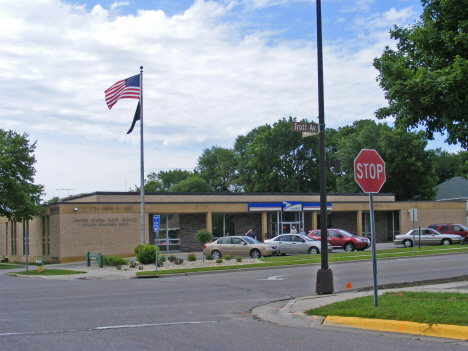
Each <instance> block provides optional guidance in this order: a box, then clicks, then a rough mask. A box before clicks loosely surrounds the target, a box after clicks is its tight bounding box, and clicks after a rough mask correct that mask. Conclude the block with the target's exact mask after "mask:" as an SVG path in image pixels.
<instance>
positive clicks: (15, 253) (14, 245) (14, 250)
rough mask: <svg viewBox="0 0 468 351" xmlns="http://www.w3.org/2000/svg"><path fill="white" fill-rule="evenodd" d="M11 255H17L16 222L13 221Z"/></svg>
mask: <svg viewBox="0 0 468 351" xmlns="http://www.w3.org/2000/svg"><path fill="white" fill-rule="evenodd" d="M11 255H12V256H16V255H17V252H16V222H11Z"/></svg>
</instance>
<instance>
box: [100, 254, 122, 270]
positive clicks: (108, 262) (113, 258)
mask: <svg viewBox="0 0 468 351" xmlns="http://www.w3.org/2000/svg"><path fill="white" fill-rule="evenodd" d="M102 264H103V265H104V266H114V267H115V266H121V265H125V264H128V262H127V260H125V259H123V258H122V257H120V256H117V255H107V256H102Z"/></svg>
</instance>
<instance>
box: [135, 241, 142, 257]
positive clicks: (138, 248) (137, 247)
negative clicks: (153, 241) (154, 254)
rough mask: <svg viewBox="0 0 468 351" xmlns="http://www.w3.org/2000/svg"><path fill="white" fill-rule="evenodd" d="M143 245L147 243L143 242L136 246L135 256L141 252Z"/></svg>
mask: <svg viewBox="0 0 468 351" xmlns="http://www.w3.org/2000/svg"><path fill="white" fill-rule="evenodd" d="M143 246H145V245H143V244H142V243H140V244H138V245H137V246H135V248H134V249H133V253H134V254H135V256H136V255H137V254H138V252H140V250H141V249H143Z"/></svg>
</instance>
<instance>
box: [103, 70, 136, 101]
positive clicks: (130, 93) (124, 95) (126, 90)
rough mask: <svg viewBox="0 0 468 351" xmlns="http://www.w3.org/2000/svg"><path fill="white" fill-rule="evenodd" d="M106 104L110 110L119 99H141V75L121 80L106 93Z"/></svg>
mask: <svg viewBox="0 0 468 351" xmlns="http://www.w3.org/2000/svg"><path fill="white" fill-rule="evenodd" d="M105 93H106V104H107V106H108V107H109V110H110V109H111V108H112V106H114V105H115V104H116V103H117V101H118V100H119V99H139V98H140V75H139V74H137V75H136V76H133V77H130V78H127V79H124V80H119V81H118V82H117V83H115V84H114V85H113V86H111V87H110V88H109V89H107V90H106V91H105Z"/></svg>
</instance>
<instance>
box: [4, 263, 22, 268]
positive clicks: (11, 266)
mask: <svg viewBox="0 0 468 351" xmlns="http://www.w3.org/2000/svg"><path fill="white" fill-rule="evenodd" d="M21 267H24V265H21V264H16V263H0V269H15V268H21Z"/></svg>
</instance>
